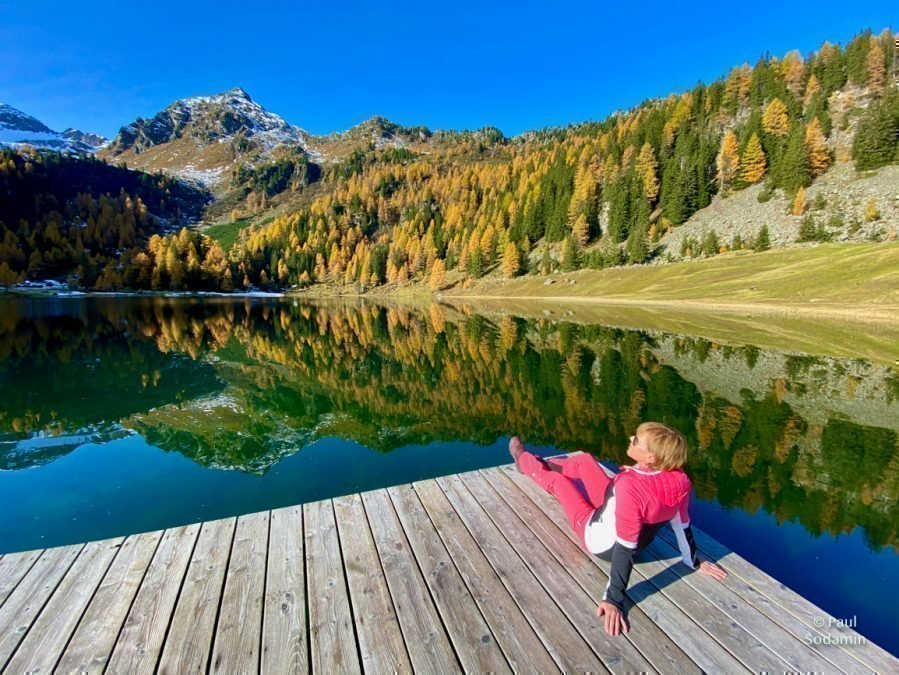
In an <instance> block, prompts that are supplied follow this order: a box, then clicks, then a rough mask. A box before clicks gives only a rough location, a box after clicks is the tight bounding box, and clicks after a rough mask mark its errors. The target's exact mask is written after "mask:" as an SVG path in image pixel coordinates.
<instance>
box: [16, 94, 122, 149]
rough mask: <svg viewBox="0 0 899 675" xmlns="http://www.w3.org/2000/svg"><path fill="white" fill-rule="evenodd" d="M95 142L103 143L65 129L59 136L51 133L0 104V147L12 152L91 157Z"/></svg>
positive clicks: (28, 118)
mask: <svg viewBox="0 0 899 675" xmlns="http://www.w3.org/2000/svg"><path fill="white" fill-rule="evenodd" d="M95 141H99V142H100V143H103V142H105V141H106V139H104V138H103V137H102V136H97V135H96V134H84V133H82V132H80V131H77V130H75V129H67V130H66V131H65V132H63V133H59V132H56V131H53V130H52V129H51V128H50V127H48V126H47V125H46V124H44V123H43V122H41V121H40V120H38V119H36V118H34V117H32V116H31V115H27V114H25V113H23V112H22V111H21V110H18V109H16V108H13V107H12V106H11V105H7V104H6V103H0V145H6V146H9V147H11V148H15V149H19V148H22V147H23V146H31V147H34V148H47V149H50V150H57V151H59V152H75V153H92V152H94V151H95V150H96V149H97V146H96V145H94V144H93V143H94V142H95Z"/></svg>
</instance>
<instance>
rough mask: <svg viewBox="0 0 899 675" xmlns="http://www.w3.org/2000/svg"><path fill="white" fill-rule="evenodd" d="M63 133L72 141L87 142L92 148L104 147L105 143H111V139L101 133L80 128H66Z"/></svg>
mask: <svg viewBox="0 0 899 675" xmlns="http://www.w3.org/2000/svg"><path fill="white" fill-rule="evenodd" d="M62 135H63V136H65V137H66V138H68V139H69V140H70V141H76V142H78V143H85V144H87V145H89V146H91V147H92V148H102V147H103V146H104V145H106V144H107V143H109V139H108V138H105V137H103V136H101V135H100V134H92V133H90V132H84V131H81V130H79V129H73V128H72V127H69V128H68V129H65V130H64V131H63V132H62Z"/></svg>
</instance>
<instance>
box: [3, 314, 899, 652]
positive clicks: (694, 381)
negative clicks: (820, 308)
mask: <svg viewBox="0 0 899 675" xmlns="http://www.w3.org/2000/svg"><path fill="white" fill-rule="evenodd" d="M646 419H653V420H661V421H665V422H667V423H669V424H671V425H673V426H675V427H677V428H679V429H681V430H682V431H684V432H685V433H686V435H687V437H688V440H689V441H690V446H691V449H692V454H691V457H690V461H689V465H688V473H689V474H690V475H691V477H692V479H693V483H694V486H695V501H694V507H693V519H694V521H695V522H696V523H697V525H698V526H699V527H701V528H703V529H704V530H706V531H707V532H709V533H710V534H711V535H712V536H714V537H715V538H717V539H719V540H720V541H722V542H723V543H725V544H726V545H728V546H730V547H731V548H733V549H735V550H736V551H737V552H739V553H740V554H742V555H743V556H744V557H746V558H748V559H749V560H750V561H752V562H753V563H755V564H756V565H758V566H759V567H761V568H762V569H764V570H766V571H767V572H769V573H770V574H772V575H773V576H775V577H776V578H778V579H780V580H781V581H783V582H784V583H786V584H788V585H789V586H791V587H792V588H794V589H795V590H796V591H798V592H799V593H801V594H803V595H805V596H806V597H809V598H810V599H811V600H812V601H813V602H815V603H816V604H818V605H819V606H821V607H822V608H823V609H825V610H826V611H827V612H828V613H830V614H831V615H832V616H835V617H838V618H850V617H852V616H857V617H858V630H859V631H860V632H861V633H862V634H864V635H866V636H868V637H869V638H871V639H873V640H875V641H876V642H878V643H879V644H881V645H882V646H884V647H885V648H887V649H889V650H891V651H892V652H894V653H897V652H899V613H897V612H896V611H895V607H896V606H897V602H899V590H897V588H896V583H895V582H896V580H897V579H899V557H897V555H896V545H897V525H899V508H897V499H896V497H897V494H899V450H897V433H899V371H897V370H896V369H895V367H893V368H891V367H889V366H882V365H878V364H872V363H869V362H866V361H863V360H846V359H831V358H816V357H809V356H803V355H795V354H793V355H787V354H782V353H777V352H772V351H766V350H763V349H758V348H756V347H753V346H742V347H726V346H721V345H718V344H715V343H711V342H708V341H706V340H702V339H698V338H691V337H685V336H679V335H671V334H663V333H658V332H655V333H648V332H638V331H625V330H619V329H613V328H608V327H603V326H582V325H576V324H572V323H565V322H562V321H554V320H549V319H546V320H539V321H537V320H524V319H515V318H510V317H506V318H503V319H501V320H491V319H487V318H484V317H481V316H477V315H465V314H460V313H457V312H456V311H455V310H452V309H448V308H443V307H440V306H437V305H434V306H432V307H430V308H428V309H423V310H411V309H410V310H403V309H385V308H382V307H377V306H374V305H365V306H354V307H324V306H311V305H304V304H298V303H296V302H294V301H260V300H240V301H232V300H228V299H222V300H203V301H200V300H190V299H159V298H155V299H151V298H137V299H135V298H103V299H97V298H90V299H78V298H24V299H23V298H12V297H6V298H3V297H0V495H2V496H3V509H2V510H0V552H10V551H18V550H25V549H32V548H43V547H47V546H56V545H61V544H68V543H73V542H80V541H86V540H90V539H99V538H104V537H109V536H113V535H121V534H128V533H133V532H138V531H145V530H151V529H157V528H164V527H170V526H173V525H178V524H183V523H187V522H193V521H197V520H206V519H210V518H220V517H223V516H229V515H236V514H241V513H247V512H252V511H259V510H263V509H269V508H275V507H279V506H286V505H289V504H296V503H300V502H306V501H312V500H317V499H322V498H326V497H332V496H337V495H341V494H346V493H350V492H356V491H360V490H368V489H373V488H378V487H384V486H388V485H394V484H398V483H403V482H408V481H412V480H418V479H422V478H429V477H433V476H438V475H443V474H447V473H454V472H459V471H466V470H470V469H475V468H480V467H486V466H494V465H497V464H504V463H507V462H508V461H509V457H508V454H507V450H506V447H507V444H508V438H509V437H510V436H511V435H513V434H519V435H521V436H522V438H524V439H525V441H526V442H527V443H528V444H530V445H531V446H532V447H536V448H537V449H538V451H539V452H541V453H542V454H550V453H555V452H560V451H565V450H575V449H584V450H588V451H590V452H593V453H594V454H595V455H596V456H597V457H599V458H602V459H609V460H612V461H617V462H625V461H626V458H625V455H624V450H625V447H626V445H627V437H628V435H629V434H631V433H632V432H633V430H634V428H635V427H636V425H637V424H638V423H639V422H640V421H641V420H646Z"/></svg>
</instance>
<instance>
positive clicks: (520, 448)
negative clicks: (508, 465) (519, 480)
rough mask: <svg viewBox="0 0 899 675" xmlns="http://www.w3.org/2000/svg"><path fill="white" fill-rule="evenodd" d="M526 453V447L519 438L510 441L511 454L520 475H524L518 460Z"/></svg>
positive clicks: (514, 437) (513, 437)
mask: <svg viewBox="0 0 899 675" xmlns="http://www.w3.org/2000/svg"><path fill="white" fill-rule="evenodd" d="M523 452H524V445H522V444H521V441H520V440H519V438H518V436H512V440H510V441H509V454H510V455H512V459H514V460H515V468H516V469H518V471H519V472H520V473H524V471H522V470H521V466H520V465H519V464H518V458H519V457H521V455H522V453H523Z"/></svg>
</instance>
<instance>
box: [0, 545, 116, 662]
mask: <svg viewBox="0 0 899 675" xmlns="http://www.w3.org/2000/svg"><path fill="white" fill-rule="evenodd" d="M124 541H125V539H124V537H118V538H116V539H107V540H104V541H94V542H91V543H89V544H87V545H85V547H84V548H83V549H82V551H81V553H80V554H79V556H78V558H77V559H76V560H75V562H74V563H73V564H72V566H71V567H70V568H69V571H68V572H67V573H66V575H65V577H63V579H62V581H61V582H60V583H59V586H57V588H56V590H55V591H54V593H53V595H52V597H51V598H50V599H49V600H48V601H47V604H45V605H44V609H43V610H42V611H41V613H40V616H38V617H37V619H36V620H35V622H34V624H33V625H32V626H31V630H29V631H28V635H26V636H25V639H24V640H22V642H21V644H20V645H19V647H18V649H17V650H16V652H15V654H14V655H13V657H12V659H11V660H10V661H9V663H8V664H7V665H6V671H7V672H10V673H26V672H27V673H49V672H50V671H52V670H53V667H54V666H55V665H56V661H57V660H58V659H59V657H60V655H61V654H62V651H63V649H65V646H66V643H67V642H68V640H69V637H70V636H71V635H72V632H73V631H74V630H75V627H76V626H77V625H78V621H79V620H80V619H81V615H82V613H83V612H84V610H85V608H86V607H87V604H88V603H89V602H90V600H91V598H92V597H93V596H94V591H96V590H97V586H98V585H99V584H100V580H101V579H102V578H103V576H104V575H105V574H106V570H107V569H108V568H109V565H110V563H112V560H113V558H115V556H116V554H117V553H118V551H119V547H120V546H121V545H122V542H124Z"/></svg>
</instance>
